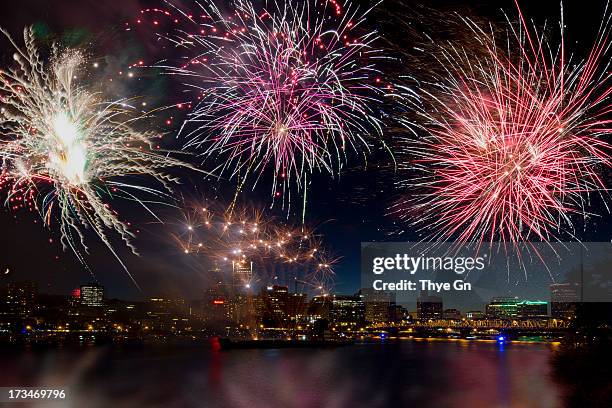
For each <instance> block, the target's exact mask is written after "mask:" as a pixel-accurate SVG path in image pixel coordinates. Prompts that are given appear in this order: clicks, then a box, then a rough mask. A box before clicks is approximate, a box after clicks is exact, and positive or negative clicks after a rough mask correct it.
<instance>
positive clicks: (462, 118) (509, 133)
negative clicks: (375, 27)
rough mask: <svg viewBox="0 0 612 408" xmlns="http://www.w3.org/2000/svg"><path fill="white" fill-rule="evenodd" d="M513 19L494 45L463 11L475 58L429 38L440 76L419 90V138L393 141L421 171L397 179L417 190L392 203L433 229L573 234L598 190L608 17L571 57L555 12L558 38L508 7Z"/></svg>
mask: <svg viewBox="0 0 612 408" xmlns="http://www.w3.org/2000/svg"><path fill="white" fill-rule="evenodd" d="M517 7H518V4H517ZM519 16H520V22H519V23H517V24H512V23H509V30H508V32H509V33H510V35H509V37H508V38H507V39H504V41H505V42H504V44H505V45H504V46H503V47H499V46H498V45H497V44H499V43H498V42H497V39H496V38H495V36H494V35H493V34H491V33H488V32H486V31H484V30H483V29H481V28H480V27H479V26H478V25H476V24H474V23H472V22H471V21H468V20H465V23H466V25H467V27H468V28H469V29H470V30H472V31H473V33H474V35H475V37H476V40H477V41H478V42H479V43H480V45H484V49H485V50H486V52H485V55H484V56H481V57H477V56H475V55H474V54H473V53H472V54H470V53H469V51H468V50H465V49H463V48H459V47H456V46H454V45H451V46H450V47H448V46H444V47H440V48H441V49H442V51H441V55H442V56H441V57H440V59H439V61H440V62H441V63H442V64H444V66H445V67H446V70H447V77H446V78H442V79H440V80H439V81H438V82H436V83H434V84H433V85H432V86H433V90H431V91H429V92H425V97H424V101H425V102H424V103H423V105H421V107H420V112H419V113H420V115H421V117H422V118H423V119H424V120H423V122H422V123H423V124H422V126H421V127H422V129H423V130H425V133H426V136H425V137H424V138H421V139H419V140H418V141H417V143H414V142H413V141H411V142H410V143H409V144H407V145H406V147H405V150H406V151H405V153H407V154H409V155H410V156H411V160H410V163H407V164H405V165H404V166H405V167H408V168H410V170H412V171H414V170H416V171H418V172H420V173H421V174H422V177H420V178H417V179H416V180H415V179H408V180H405V181H403V182H401V183H400V184H401V185H402V186H403V187H410V188H415V187H416V188H417V190H418V191H419V192H420V193H418V194H415V195H413V196H412V197H410V198H407V199H403V200H400V202H399V203H398V204H397V205H396V206H395V207H394V209H393V210H394V211H397V212H399V214H400V216H401V217H404V218H406V219H408V220H409V221H410V222H413V223H416V224H418V225H420V226H421V227H422V228H423V229H428V230H434V231H435V232H434V233H433V234H432V237H434V238H437V239H440V238H441V239H455V240H457V241H460V242H468V241H469V242H473V241H475V242H480V243H483V242H492V241H497V240H499V241H503V242H519V241H525V240H530V239H535V240H558V239H560V238H561V237H562V236H568V235H569V236H572V237H573V236H574V231H575V228H574V223H575V217H576V216H579V217H580V218H584V217H585V216H587V215H589V210H588V207H589V206H590V198H591V196H593V195H599V196H602V197H603V196H604V194H605V191H606V186H605V185H604V181H603V180H602V178H601V176H600V172H601V170H602V169H603V168H608V167H609V166H610V158H609V153H610V145H609V144H608V143H607V142H606V141H605V140H604V139H605V137H607V136H609V135H610V133H612V130H611V129H610V119H609V114H610V112H611V110H612V107H611V105H610V92H611V91H612V88H611V86H610V85H611V84H610V76H611V75H612V74H611V73H610V70H609V63H610V58H609V54H608V51H609V47H610V41H609V34H610V16H609V14H608V13H607V12H606V13H605V16H606V17H605V19H604V21H603V22H602V24H601V27H600V30H599V34H598V38H597V41H596V43H595V45H594V46H593V48H592V49H591V50H590V52H589V53H588V55H587V56H586V58H585V59H584V60H582V61H572V57H568V54H567V53H566V50H565V46H564V41H563V21H562V20H561V22H560V27H561V42H560V44H559V45H558V46H551V44H550V43H549V42H548V41H547V39H546V38H545V36H544V35H542V34H540V33H539V32H537V30H535V29H532V28H531V27H530V26H528V24H527V23H526V22H525V19H524V17H523V15H522V13H521V12H520V9H519ZM405 89H406V91H408V89H407V88H405ZM409 96H410V95H409ZM412 125H413V124H412ZM603 198H606V197H603ZM408 207H409V208H410V210H406V208H408ZM412 211H414V212H412ZM415 215H416V216H417V217H418V218H419V219H418V220H417V221H414V219H413V218H414V217H415Z"/></svg>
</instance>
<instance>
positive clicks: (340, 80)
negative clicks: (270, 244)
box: [160, 0, 382, 207]
mask: <svg viewBox="0 0 612 408" xmlns="http://www.w3.org/2000/svg"><path fill="white" fill-rule="evenodd" d="M170 5H171V4H170ZM171 6H172V5H171ZM199 6H200V8H201V10H199V11H200V12H201V13H202V14H203V17H202V16H200V17H199V18H201V19H202V21H198V22H197V21H196V18H195V17H194V16H193V15H191V14H187V13H185V12H183V11H181V10H179V9H178V8H174V10H175V14H178V15H180V16H181V17H182V19H184V20H186V21H187V24H181V25H180V26H181V28H180V29H178V30H175V31H174V32H171V33H170V34H167V35H163V37H164V38H165V39H166V40H170V41H171V42H172V43H173V44H174V45H175V46H176V47H177V48H178V49H180V50H185V51H188V53H187V54H188V55H189V56H188V57H186V58H185V60H184V61H183V62H182V63H180V64H178V66H172V65H171V64H167V65H164V64H162V65H160V66H162V67H163V68H165V69H166V70H168V72H169V73H172V74H175V75H179V76H181V77H183V78H184V82H185V85H186V86H187V88H188V89H190V90H192V91H195V92H196V93H197V94H198V95H199V98H201V100H200V102H199V103H198V105H197V107H196V108H195V110H194V111H193V112H192V113H191V115H190V117H189V118H188V120H187V122H186V124H185V125H186V126H189V125H195V130H191V131H185V129H186V127H184V128H183V131H185V132H186V133H187V138H188V140H189V141H188V143H187V144H186V146H185V148H188V149H189V148H192V147H201V146H202V147H203V148H204V149H205V150H204V156H206V157H208V158H212V159H214V158H218V157H220V158H222V160H223V164H222V165H220V166H219V169H220V170H221V171H220V173H221V174H222V173H228V174H229V175H230V177H231V178H235V179H237V180H238V186H239V187H238V190H240V188H241V187H242V186H243V185H245V183H249V182H251V183H252V186H253V187H254V186H255V185H256V184H257V183H258V181H259V180H260V178H261V177H262V176H263V174H264V172H265V171H266V170H271V171H272V172H273V184H272V186H271V193H272V196H273V197H274V198H278V199H282V202H283V206H284V205H285V203H286V204H287V207H289V206H290V202H291V198H290V196H291V191H292V188H293V186H295V187H297V190H296V191H297V193H298V194H303V197H304V200H305V194H306V190H307V185H308V183H309V180H310V177H309V175H310V174H312V173H313V172H318V171H322V172H327V173H330V174H332V175H336V174H337V173H338V172H339V171H340V170H341V168H342V166H343V164H344V163H345V161H346V154H347V150H348V151H354V152H357V153H358V154H363V155H364V156H365V155H366V154H367V152H368V151H369V149H370V147H369V140H370V138H372V136H377V135H380V134H381V133H382V130H381V122H380V120H379V119H378V118H377V117H376V116H375V114H374V110H375V108H374V107H375V106H377V104H378V100H377V98H378V95H380V89H379V87H378V85H379V83H380V81H381V80H380V78H377V75H378V71H377V70H376V68H375V66H374V61H375V59H376V58H382V56H381V55H380V54H381V53H380V51H379V50H377V49H375V48H373V42H374V41H375V40H376V34H375V33H374V32H366V33H365V34H359V32H360V31H362V28H361V25H362V23H363V21H364V19H365V16H366V14H367V12H366V13H364V14H360V13H359V12H358V10H357V9H353V8H352V7H351V6H350V5H348V6H346V9H345V10H342V7H341V6H340V5H338V3H337V2H330V1H326V2H325V4H324V5H323V6H321V5H317V4H316V3H315V2H314V1H305V2H299V3H295V2H273V5H272V6H271V7H270V8H269V9H262V10H256V9H255V7H254V6H253V4H252V3H251V2H249V1H244V0H238V1H236V2H235V8H234V9H233V12H232V13H230V14H227V13H226V14H224V13H223V12H221V11H220V10H219V9H218V8H217V7H216V6H215V3H214V2H207V3H203V4H200V5H199ZM330 8H331V10H332V12H331V13H330V12H329V9H330ZM196 14H197V13H196ZM373 139H376V137H374V138H373ZM285 199H286V200H285ZM304 205H305V204H304Z"/></svg>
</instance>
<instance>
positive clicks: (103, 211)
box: [0, 29, 183, 283]
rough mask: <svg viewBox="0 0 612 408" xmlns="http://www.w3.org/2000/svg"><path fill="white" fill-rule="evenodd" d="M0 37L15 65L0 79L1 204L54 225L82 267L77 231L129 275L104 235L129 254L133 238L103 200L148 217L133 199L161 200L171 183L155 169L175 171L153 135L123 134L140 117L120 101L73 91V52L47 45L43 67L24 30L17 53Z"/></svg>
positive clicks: (76, 77) (79, 62)
mask: <svg viewBox="0 0 612 408" xmlns="http://www.w3.org/2000/svg"><path fill="white" fill-rule="evenodd" d="M2 32H3V33H4V35H5V36H6V37H7V38H8V39H9V41H10V42H11V44H12V45H13V46H14V48H15V54H14V60H15V61H16V63H17V66H16V67H15V68H9V69H8V70H4V71H2V72H1V73H0V94H1V98H2V99H1V101H0V102H1V106H2V108H1V115H0V118H1V120H2V122H1V123H0V156H1V159H2V185H3V186H4V188H5V190H7V199H6V203H7V204H9V203H10V204H12V207H17V206H16V205H15V202H16V201H19V200H26V201H29V204H28V206H29V207H30V208H33V209H36V210H38V211H39V212H40V214H41V216H42V218H43V220H44V223H45V225H46V226H51V224H52V223H53V222H54V220H55V219H57V220H58V223H59V231H60V233H61V242H62V245H63V246H64V248H67V247H69V248H71V249H72V250H73V252H74V253H75V254H76V256H77V257H78V258H79V260H80V261H81V262H82V263H83V264H85V261H84V258H83V255H82V253H81V252H80V249H81V248H82V249H84V250H85V251H87V246H86V245H85V233H84V231H83V229H89V228H90V229H91V230H93V231H94V232H95V234H96V235H97V236H98V237H99V238H100V239H101V240H102V241H103V242H104V244H105V245H106V246H107V247H108V248H109V250H110V251H111V252H112V253H113V254H114V255H115V257H116V258H117V260H118V261H119V262H120V263H121V265H122V266H123V267H124V269H125V270H126V272H127V273H128V275H130V274H129V272H128V271H127V268H126V267H125V265H124V264H123V262H122V261H121V259H120V258H119V256H118V254H117V253H116V252H115V250H114V248H113V247H112V245H111V242H110V238H109V236H108V235H107V232H108V231H115V232H117V233H118V234H119V235H120V236H121V238H122V239H123V241H124V242H125V243H126V244H127V245H128V246H129V247H130V248H131V250H132V251H133V252H134V253H136V249H135V248H134V246H133V245H132V244H131V241H130V238H131V237H132V236H133V234H132V233H131V232H130V230H129V224H128V223H126V222H124V221H122V220H120V219H119V216H118V214H117V213H116V212H115V211H114V210H113V209H112V208H111V207H110V206H109V204H108V203H105V202H104V200H103V197H104V196H106V197H109V198H112V197H120V198H127V199H130V200H135V201H137V202H138V203H139V204H140V205H142V206H143V207H144V208H145V209H146V210H147V211H149V212H151V214H153V213H152V211H151V210H150V209H149V207H148V205H147V202H145V201H142V200H140V199H139V198H138V197H137V194H140V193H145V194H152V195H153V196H156V197H158V198H161V197H165V196H167V193H166V192H164V191H165V190H166V191H169V190H168V189H169V185H170V183H174V182H176V181H177V180H176V179H175V178H173V177H171V176H169V175H166V174H165V173H163V172H162V170H163V169H165V168H169V167H173V166H182V165H183V164H182V163H181V162H179V161H178V160H175V159H172V158H169V157H168V156H167V155H165V154H160V153H161V152H160V151H157V152H156V151H155V149H157V148H158V147H159V146H156V142H155V138H156V137H158V135H156V134H153V133H150V132H138V131H136V130H134V129H133V128H132V127H131V125H132V123H133V122H134V121H137V120H140V119H142V118H144V117H146V115H142V114H140V115H136V116H134V115H133V111H132V110H131V109H129V107H128V105H127V103H128V101H116V102H107V101H105V100H103V99H102V97H101V95H100V94H97V93H92V92H90V91H88V90H86V89H85V88H84V87H83V86H82V85H80V81H81V80H82V79H83V78H82V76H81V72H80V68H81V67H82V66H83V64H84V62H85V58H84V56H83V54H82V53H81V52H79V51H77V50H63V51H62V50H59V49H58V48H57V47H55V46H54V47H53V49H52V50H51V57H50V61H49V62H48V63H45V62H44V61H43V59H42V58H41V57H40V53H39V50H38V48H37V45H36V42H35V39H34V35H33V32H32V30H31V29H26V30H25V31H24V43H25V46H24V47H23V48H20V46H19V45H17V43H15V42H14V41H13V39H12V38H11V37H10V35H9V34H8V33H7V32H6V31H2ZM129 176H149V177H152V178H153V179H155V180H156V181H157V182H159V183H161V185H162V186H163V189H162V190H158V189H154V188H151V187H146V186H143V185H138V184H132V183H131V182H130V181H129V180H128V179H127V178H128V177H129ZM130 278H132V276H131V275H130ZM132 280H133V278H132ZM134 283H136V282H134Z"/></svg>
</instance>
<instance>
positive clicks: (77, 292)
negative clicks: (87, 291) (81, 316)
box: [72, 288, 81, 298]
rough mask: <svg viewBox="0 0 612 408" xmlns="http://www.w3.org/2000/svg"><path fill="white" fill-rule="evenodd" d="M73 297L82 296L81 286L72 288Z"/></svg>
mask: <svg viewBox="0 0 612 408" xmlns="http://www.w3.org/2000/svg"><path fill="white" fill-rule="evenodd" d="M72 297H73V298H80V297H81V288H76V289H72Z"/></svg>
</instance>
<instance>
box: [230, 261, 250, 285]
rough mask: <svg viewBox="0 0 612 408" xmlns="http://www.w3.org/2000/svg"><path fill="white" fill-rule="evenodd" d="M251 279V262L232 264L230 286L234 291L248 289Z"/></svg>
mask: <svg viewBox="0 0 612 408" xmlns="http://www.w3.org/2000/svg"><path fill="white" fill-rule="evenodd" d="M252 279H253V263H252V262H248V261H244V262H236V261H234V262H232V286H233V288H234V290H235V291H244V289H245V288H249V287H250V285H251V281H252Z"/></svg>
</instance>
